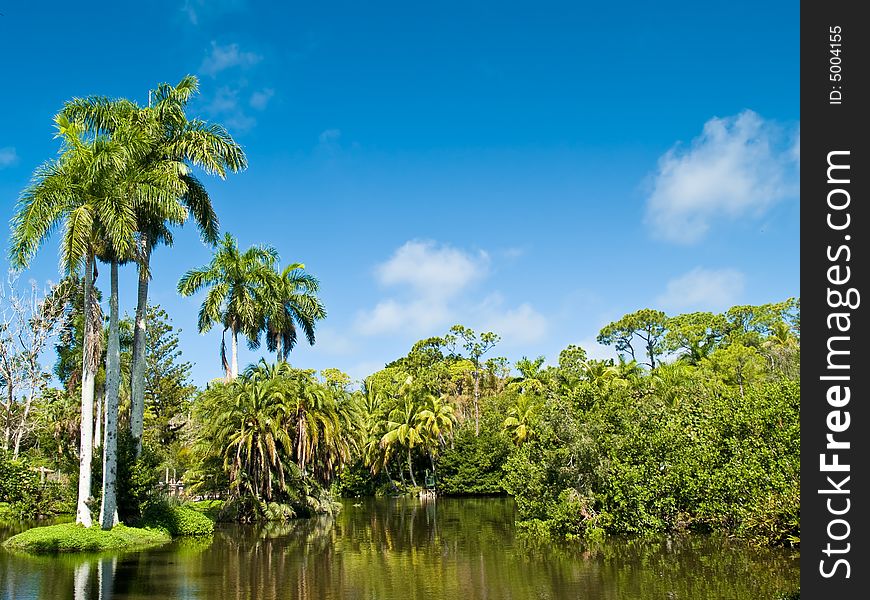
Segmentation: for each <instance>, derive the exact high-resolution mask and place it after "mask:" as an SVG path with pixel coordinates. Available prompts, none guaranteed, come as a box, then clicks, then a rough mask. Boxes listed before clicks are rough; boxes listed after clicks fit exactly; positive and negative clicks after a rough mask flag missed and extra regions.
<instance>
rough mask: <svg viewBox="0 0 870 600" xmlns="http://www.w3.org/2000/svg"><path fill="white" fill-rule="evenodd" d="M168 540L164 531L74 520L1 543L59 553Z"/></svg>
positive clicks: (36, 528)
mask: <svg viewBox="0 0 870 600" xmlns="http://www.w3.org/2000/svg"><path fill="white" fill-rule="evenodd" d="M169 540H170V537H169V534H168V533H166V532H165V531H160V530H155V529H138V528H136V527H127V526H126V525H116V526H115V527H114V528H112V529H111V530H109V531H103V530H102V529H100V528H99V527H90V528H88V527H83V526H82V525H79V524H76V523H64V524H62V525H49V526H47V527H34V528H33V529H28V530H27V531H24V532H22V533H19V534H18V535H15V536H12V537H11V538H9V539H8V540H6V541H5V542H3V546H4V547H5V548H7V549H9V550H19V551H22V552H27V553H30V554H57V553H60V552H105V551H107V550H122V549H123V550H127V549H133V548H142V547H145V546H154V545H157V544H164V543H166V542H168V541H169Z"/></svg>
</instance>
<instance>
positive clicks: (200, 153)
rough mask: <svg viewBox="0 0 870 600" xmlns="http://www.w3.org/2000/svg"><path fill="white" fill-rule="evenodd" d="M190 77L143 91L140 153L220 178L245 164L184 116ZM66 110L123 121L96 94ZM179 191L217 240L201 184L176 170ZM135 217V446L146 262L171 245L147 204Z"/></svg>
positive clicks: (112, 126)
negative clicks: (181, 188)
mask: <svg viewBox="0 0 870 600" xmlns="http://www.w3.org/2000/svg"><path fill="white" fill-rule="evenodd" d="M198 86H199V82H198V80H197V79H196V77H194V76H192V75H188V76H186V77H184V78H183V79H182V80H181V81H180V82H179V83H178V84H177V85H175V86H172V85H169V84H166V83H162V84H160V85H159V86H157V89H155V90H152V91H151V92H149V106H148V109H147V110H145V111H140V115H141V118H140V119H138V121H137V123H138V126H139V127H140V128H142V129H143V130H144V132H145V134H146V135H147V137H148V143H149V149H148V152H147V153H146V154H145V155H144V157H143V161H144V162H145V163H146V165H147V166H148V167H149V168H150V167H154V166H155V165H157V164H159V163H161V162H177V163H182V164H184V165H193V166H197V167H200V168H202V169H203V170H205V171H206V173H209V174H216V175H218V176H219V177H221V178H222V179H223V178H224V177H225V176H226V173H227V171H239V170H241V169H244V168H245V167H246V166H247V162H246V159H245V155H244V152H243V151H242V149H241V147H240V146H239V145H238V144H237V143H236V142H235V141H234V140H233V139H232V138H231V137H230V135H229V134H228V133H227V131H226V130H225V129H224V128H223V127H221V126H220V125H214V124H208V123H206V122H204V121H201V120H199V119H193V120H189V119H188V118H187V115H186V114H185V109H186V106H187V103H188V102H189V101H190V98H191V97H193V96H194V95H195V94H196V93H197V91H198ZM66 111H67V114H68V115H69V116H70V117H72V118H77V119H81V120H83V121H84V122H85V123H87V124H88V126H90V127H92V128H94V129H96V130H99V131H105V132H107V133H111V132H113V131H115V130H116V129H117V127H118V126H119V124H121V123H123V119H122V118H120V115H119V114H118V113H117V111H116V110H113V104H112V101H109V100H107V99H105V98H101V97H92V98H86V99H81V100H76V101H74V102H73V103H71V104H70V105H68V107H67V109H66ZM181 179H182V181H183V183H184V193H183V194H182V196H181V197H180V198H179V200H180V201H181V203H182V205H183V206H184V207H185V209H186V210H187V212H188V214H189V215H191V216H192V217H193V220H194V221H195V222H196V224H197V226H198V227H199V229H200V232H201V234H202V237H203V239H204V241H206V242H208V243H211V244H214V243H216V242H217V239H218V219H217V215H216V214H215V212H214V209H213V208H212V205H211V200H210V198H209V196H208V193H207V192H206V190H205V188H204V187H203V185H202V183H201V182H200V181H199V180H197V179H196V177H194V176H193V175H192V174H190V172H189V171H185V172H183V173H182V174H181ZM142 208H143V209H144V210H140V211H139V214H137V219H138V222H139V224H138V230H139V235H138V240H137V244H138V249H139V260H138V271H139V273H138V275H139V284H138V294H137V304H136V327H135V329H134V338H133V362H132V367H131V394H130V395H131V402H132V408H131V417H130V429H131V433H132V435H133V438H134V440H135V443H136V452H137V453H138V452H139V451H140V450H141V439H142V425H143V416H144V410H145V327H146V324H145V322H146V319H145V316H146V310H147V306H148V285H149V282H150V278H151V271H150V263H151V254H152V251H153V249H154V247H155V246H156V245H158V244H160V243H164V244H166V245H171V244H172V236H171V234H170V232H169V227H168V225H169V224H168V223H167V222H166V221H165V219H164V218H162V217H161V215H159V214H155V212H154V211H153V210H150V207H142Z"/></svg>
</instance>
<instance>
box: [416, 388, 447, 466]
mask: <svg viewBox="0 0 870 600" xmlns="http://www.w3.org/2000/svg"><path fill="white" fill-rule="evenodd" d="M423 401H424V403H423V410H421V411H420V412H419V413H418V414H417V421H418V422H419V431H420V433H421V437H422V438H423V445H424V446H425V447H426V451H427V453H428V454H429V464H431V465H432V474H433V475H435V457H436V456H437V455H438V452H439V450H440V448H441V447H442V446H444V445H445V444H446V443H447V440H446V438H447V437H448V436H450V435H451V433H452V432H453V426H454V425H455V424H456V415H455V414H454V413H453V407H452V406H450V404H449V403H448V402H445V400H444V398H439V397H437V396H434V395H432V394H427V395H426V396H425V397H424V398H423Z"/></svg>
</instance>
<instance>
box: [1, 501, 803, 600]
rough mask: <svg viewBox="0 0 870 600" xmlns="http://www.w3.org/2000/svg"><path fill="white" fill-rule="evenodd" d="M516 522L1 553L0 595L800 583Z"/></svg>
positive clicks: (420, 516) (693, 597)
mask: <svg viewBox="0 0 870 600" xmlns="http://www.w3.org/2000/svg"><path fill="white" fill-rule="evenodd" d="M513 519H514V505H513V501H512V500H510V499H501V498H498V499H438V500H437V501H426V502H424V501H420V500H417V499H398V500H390V499H378V500H374V499H372V500H355V501H344V509H343V510H342V512H341V513H340V514H339V515H338V516H337V517H336V518H335V519H334V520H331V519H327V518H319V519H310V520H300V521H296V522H292V523H288V524H273V525H270V526H265V527H262V526H238V525H232V526H220V527H219V528H218V531H217V533H216V535H215V537H214V539H208V540H179V541H176V542H173V543H171V544H168V545H166V546H162V547H160V548H156V549H151V550H145V551H140V552H128V553H122V554H114V555H96V556H94V555H92V556H82V555H76V556H60V557H50V558H48V557H46V558H31V557H26V556H20V555H17V554H10V553H8V552H5V551H2V550H0V598H3V599H8V600H25V599H36V598H38V599H51V600H55V599H61V598H71V599H74V600H110V599H114V600H122V599H134V598H135V599H143V600H144V599H146V598H147V599H160V598H178V599H182V600H210V599H218V598H232V599H239V600H242V599H245V600H248V599H250V600H255V599H256V600H261V599H262V600H270V599H279V598H280V599H290V598H293V599H300V600H321V599H333V598H334V599H347V600H354V599H360V600H362V599H365V600H374V599H377V600H415V599H424V598H425V599H427V600H428V599H433V598H449V599H458V600H475V599H491V600H496V599H526V598H530V599H531V598H534V599H543V598H560V599H561V598H566V599H569V598H570V599H572V600H573V599H580V600H598V599H601V600H605V599H606V600H640V599H644V600H646V599H650V600H652V599H657V600H658V599H662V600H702V599H703V600H720V599H721V600H724V599H728V600H742V599H746V600H764V599H774V598H777V597H778V596H779V595H780V594H782V593H783V592H791V591H793V590H795V589H797V587H798V582H799V572H798V562H799V561H798V556H797V555H796V554H794V553H790V552H785V551H771V550H762V549H754V548H748V547H746V546H745V545H742V544H737V543H732V542H728V541H727V540H724V539H721V538H709V537H704V536H687V537H680V538H656V539H653V540H643V541H642V540H637V539H635V540H614V539H612V538H611V539H608V541H606V542H605V543H603V544H599V545H594V546H587V547H583V546H581V545H578V544H557V543H543V544H542V543H540V542H537V543H536V542H534V541H530V540H527V539H525V538H524V537H522V536H520V535H517V534H516V533H515V530H514V526H513ZM12 533H15V531H14V530H11V529H9V530H5V531H4V530H2V529H0V535H2V537H3V538H4V539H5V538H6V537H8V536H9V535H11V534H12Z"/></svg>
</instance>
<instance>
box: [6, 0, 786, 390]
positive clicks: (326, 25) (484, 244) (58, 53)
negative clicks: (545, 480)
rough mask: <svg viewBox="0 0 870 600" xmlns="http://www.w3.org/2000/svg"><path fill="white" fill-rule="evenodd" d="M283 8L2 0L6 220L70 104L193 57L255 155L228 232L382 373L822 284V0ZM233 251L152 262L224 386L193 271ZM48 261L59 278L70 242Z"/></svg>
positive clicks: (357, 360)
mask: <svg viewBox="0 0 870 600" xmlns="http://www.w3.org/2000/svg"><path fill="white" fill-rule="evenodd" d="M283 4H284V6H277V3H266V2H247V1H244V0H219V1H205V0H187V1H185V0H179V1H172V2H168V1H155V2H150V3H136V4H135V5H129V6H122V3H106V4H105V5H103V6H97V5H96V3H92V4H91V3H89V4H88V5H87V6H84V5H83V6H82V7H79V8H75V9H73V8H72V5H71V4H69V3H67V2H65V3H54V2H41V3H38V4H34V5H32V6H31V5H29V4H27V3H8V2H3V3H0V13H2V16H0V55H2V56H3V57H4V59H3V63H4V65H3V71H4V81H5V82H6V85H7V86H8V87H7V88H6V89H7V93H5V94H2V95H0V201H2V203H3V209H4V212H5V214H7V215H10V216H11V214H12V211H13V208H14V204H15V201H16V199H17V196H18V194H19V192H20V190H21V189H22V187H24V185H26V183H27V181H28V179H29V177H30V174H31V173H32V171H33V169H34V168H35V167H36V166H37V165H38V164H40V163H41V162H43V161H44V160H46V159H48V158H51V157H52V156H54V155H55V153H56V152H57V148H58V145H57V141H56V140H54V139H53V138H52V133H53V132H52V127H51V125H52V121H51V118H52V116H53V115H54V114H55V113H56V112H57V111H58V110H59V109H60V107H61V106H62V104H63V102H64V101H65V100H67V99H69V98H71V97H73V96H82V95H90V94H101V95H108V96H124V97H128V98H130V99H133V100H136V101H138V102H140V103H142V104H144V103H146V102H147V91H148V89H150V88H153V87H154V86H155V85H156V84H157V83H159V82H164V81H166V82H171V83H175V82H177V81H178V80H179V79H180V78H181V77H182V76H184V75H185V74H188V73H193V74H196V75H198V76H199V77H200V81H201V92H202V93H201V95H200V96H199V97H198V98H197V99H196V101H195V102H194V103H192V107H191V112H192V114H195V115H197V116H201V117H203V118H206V119H209V120H213V121H217V122H220V123H222V124H224V125H225V126H226V127H227V128H228V129H229V130H230V132H231V133H232V134H233V135H234V136H235V137H236V139H237V140H238V141H239V142H240V143H241V144H242V145H243V147H244V149H245V151H246V153H247V156H248V160H249V163H250V167H249V169H248V170H247V171H245V172H243V173H241V174H238V175H233V176H231V177H229V178H228V179H227V180H226V181H220V180H217V179H214V178H209V179H206V185H207V188H208V189H209V191H210V193H211V196H212V200H213V202H214V204H215V206H216V208H217V211H218V214H219V216H220V219H221V224H222V228H223V230H225V231H229V232H231V233H233V234H234V235H236V236H237V237H238V238H239V239H240V243H241V244H242V245H244V246H247V245H250V244H253V243H269V244H272V245H273V246H275V247H276V248H277V249H278V251H279V253H280V255H281V258H282V262H283V263H285V264H286V263H288V262H293V261H300V262H304V263H305V264H306V267H307V269H308V270H309V271H311V272H312V273H313V274H315V275H316V276H317V277H319V278H320V280H321V282H322V290H323V293H322V297H323V300H324V302H325V304H326V307H327V310H328V312H329V316H328V318H327V319H326V320H325V321H324V322H322V324H321V325H320V326H319V330H318V343H317V344H316V345H315V346H314V347H308V346H303V345H300V346H299V347H297V349H296V350H295V351H294V353H293V356H292V358H291V362H293V364H294V365H295V366H299V367H310V368H325V367H331V366H334V367H338V368H341V369H344V370H345V371H347V372H349V373H350V374H351V375H353V376H354V377H362V376H364V375H366V374H368V373H370V372H372V371H374V370H376V369H378V368H380V367H381V366H383V364H384V362H386V361H389V360H392V359H393V358H395V357H398V356H400V355H402V354H404V353H405V352H407V350H408V349H409V348H410V346H411V344H413V342H414V341H416V340H417V339H420V338H423V337H428V336H431V335H441V334H443V333H445V332H446V330H447V329H448V328H449V327H450V326H451V325H453V324H454V323H463V324H465V325H467V326H469V327H472V328H474V329H477V330H480V329H492V330H494V331H496V332H497V333H499V334H500V335H502V338H503V339H502V342H501V343H500V345H499V346H498V347H497V348H496V350H495V351H494V354H496V355H504V356H507V357H508V358H510V359H512V360H516V359H518V358H520V357H521V356H523V355H527V356H537V355H544V356H545V357H547V359H548V361H549V362H553V361H554V360H555V358H556V357H557V356H558V352H559V350H560V349H562V348H564V347H565V346H566V345H568V344H570V343H574V344H580V345H582V346H584V347H585V348H586V349H587V351H589V352H590V353H591V354H592V355H593V356H603V355H606V354H607V351H606V349H602V348H600V347H598V346H597V345H596V344H595V343H594V339H595V337H596V335H597V332H598V330H599V329H600V328H601V327H602V326H603V325H604V324H606V323H608V322H610V321H612V320H614V319H617V318H619V317H620V316H622V315H623V314H625V313H627V312H630V311H633V310H636V309H638V308H642V307H657V308H661V309H663V310H666V311H667V312H668V313H669V314H676V313H679V312H687V311H693V310H721V309H724V308H727V307H728V306H730V305H732V304H744V303H753V304H755V303H764V302H771V301H778V300H782V299H785V298H787V297H790V296H796V295H798V294H799V191H798V177H797V173H798V166H799V156H800V153H799V149H798V148H799V145H798V142H799V88H798V86H799V62H798V57H799V50H798V43H799V27H798V25H799V20H798V17H799V5H798V3H797V2H766V3H755V2H752V3H750V2H735V1H730V2H727V3H726V2H707V3H688V2H679V3H675V2H658V3H655V4H650V3H647V2H637V3H632V2H622V3H616V4H614V5H613V6H612V7H604V6H602V5H601V3H589V4H585V3H582V2H540V1H538V2H526V3H504V2H471V1H465V2H457V3H454V2H440V3H428V4H422V3H409V2H396V3H359V2H347V3H332V2H321V3H283ZM45 15H50V17H46V16H45ZM4 237H7V236H4ZM5 242H6V240H5V239H4V246H6V243H5ZM209 256H210V251H209V249H208V248H206V247H204V246H203V245H202V243H201V242H200V241H199V238H198V236H197V235H196V232H195V231H194V230H193V229H192V228H186V229H185V230H183V231H181V232H179V233H178V234H177V235H176V245H175V246H174V247H172V248H160V249H159V250H158V251H157V253H156V254H155V257H154V263H153V265H154V282H153V285H152V287H151V290H152V296H151V297H152V300H153V301H154V302H158V303H160V304H161V305H163V306H164V307H165V308H166V309H167V310H168V311H169V312H170V314H171V315H172V316H173V319H174V323H175V325H176V326H178V327H181V328H182V330H183V333H182V338H181V339H182V350H183V351H184V355H185V357H186V358H187V359H188V360H190V361H191V362H193V363H195V367H194V372H193V375H194V379H195V381H196V383H198V384H203V383H205V382H206V381H208V380H209V379H211V378H214V377H218V376H220V375H221V372H220V362H219V358H218V345H219V343H220V333H219V331H212V332H211V333H210V334H207V335H204V336H202V335H199V334H198V333H197V332H196V312H197V310H198V306H199V299H198V298H193V299H182V298H179V297H178V295H177V294H176V292H175V286H176V282H177V281H178V278H179V277H180V276H181V274H182V273H183V272H184V271H185V270H187V269H189V268H192V267H195V266H199V265H202V264H205V263H206V262H207V261H208V260H209ZM106 273H107V271H106ZM24 277H25V278H33V279H36V280H37V281H44V280H47V279H52V280H57V278H58V273H57V245H56V240H51V241H50V242H49V243H48V244H46V246H44V248H43V249H42V251H41V252H40V255H39V257H38V258H37V259H36V260H35V261H34V263H33V265H32V268H31V269H30V270H29V271H28V273H26V274H25V276H24ZM102 283H103V284H104V285H105V284H107V280H106V279H105V278H104V280H103V281H102ZM134 284H135V273H134V271H133V270H132V268H128V269H125V270H124V271H123V272H122V288H121V294H122V297H121V303H122V310H126V311H127V312H132V311H133V310H134V308H135V295H134ZM255 358H256V355H255V354H254V353H250V352H248V351H247V350H245V351H244V352H243V354H242V362H243V363H247V362H249V361H251V360H254V359H255Z"/></svg>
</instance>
